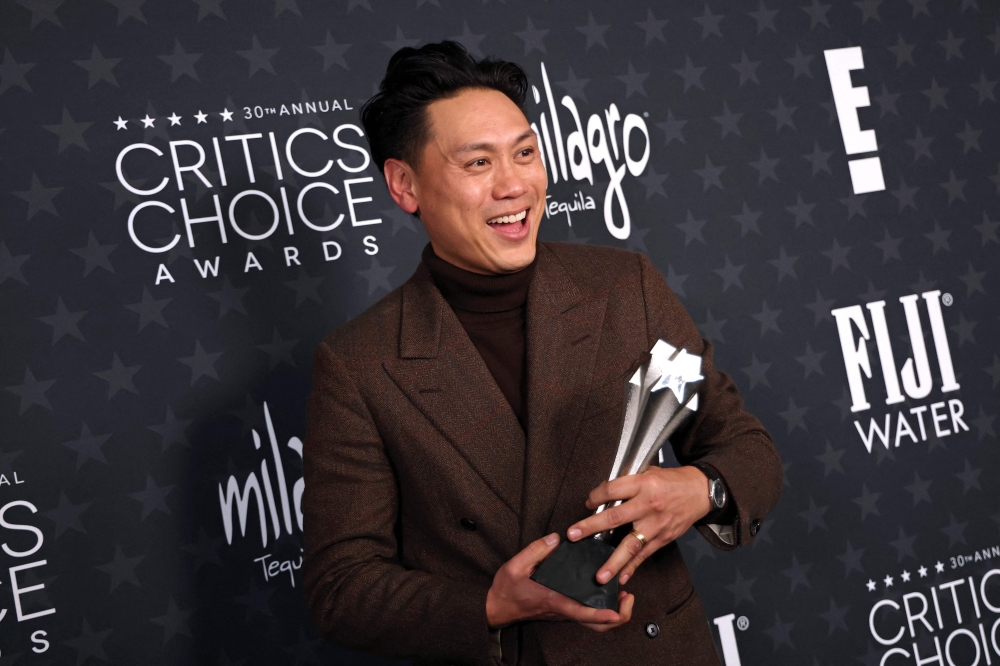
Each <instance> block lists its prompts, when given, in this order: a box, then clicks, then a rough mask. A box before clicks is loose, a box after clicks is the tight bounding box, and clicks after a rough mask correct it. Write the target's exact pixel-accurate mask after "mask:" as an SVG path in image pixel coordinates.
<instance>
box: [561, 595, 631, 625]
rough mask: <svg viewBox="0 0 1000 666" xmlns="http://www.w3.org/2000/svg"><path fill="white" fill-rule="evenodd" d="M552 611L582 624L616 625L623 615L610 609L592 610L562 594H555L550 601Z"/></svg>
mask: <svg viewBox="0 0 1000 666" xmlns="http://www.w3.org/2000/svg"><path fill="white" fill-rule="evenodd" d="M550 602H551V605H552V609H553V610H554V611H556V612H557V613H559V614H560V615H562V616H563V617H565V618H568V619H570V620H574V621H576V622H580V623H589V624H614V623H616V622H618V621H619V620H620V619H621V615H619V614H618V613H617V612H615V611H613V610H611V609H610V608H591V607H589V606H584V605H583V604H581V603H580V602H579V601H576V600H574V599H570V598H569V597H567V596H564V595H562V594H558V593H556V594H554V595H553V597H552V598H551V599H550Z"/></svg>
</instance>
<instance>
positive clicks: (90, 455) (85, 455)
mask: <svg viewBox="0 0 1000 666" xmlns="http://www.w3.org/2000/svg"><path fill="white" fill-rule="evenodd" d="M110 438H111V433H108V434H106V435H94V434H92V433H91V432H90V427H89V426H87V424H86V423H84V424H83V426H82V427H81V429H80V438H79V439H75V440H72V441H69V442H63V446H65V447H67V448H70V449H72V450H73V451H75V452H76V469H77V471H79V469H80V468H81V467H83V464H84V463H85V462H87V461H88V460H96V461H97V462H102V463H104V464H105V465H106V464H108V459H107V458H105V457H104V451H102V450H101V449H102V447H103V446H104V443H105V442H106V441H108V440H109V439H110Z"/></svg>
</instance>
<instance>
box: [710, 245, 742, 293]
mask: <svg viewBox="0 0 1000 666" xmlns="http://www.w3.org/2000/svg"><path fill="white" fill-rule="evenodd" d="M725 259H726V263H725V264H724V265H723V267H722V268H716V269H713V271H712V272H713V273H715V274H716V275H718V276H719V277H721V278H722V292H723V293H725V291H726V290H727V289H729V287H730V286H732V285H736V286H737V287H739V288H740V289H743V282H742V281H741V280H740V273H741V272H742V271H743V268H744V267H745V266H746V264H739V265H738V266H734V265H733V262H731V261H730V260H729V255H728V254H726V255H725Z"/></svg>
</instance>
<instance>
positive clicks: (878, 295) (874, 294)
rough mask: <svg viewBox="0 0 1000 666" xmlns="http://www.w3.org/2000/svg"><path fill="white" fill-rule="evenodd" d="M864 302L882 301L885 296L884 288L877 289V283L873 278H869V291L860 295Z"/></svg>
mask: <svg viewBox="0 0 1000 666" xmlns="http://www.w3.org/2000/svg"><path fill="white" fill-rule="evenodd" d="M858 298H859V299H861V301H862V302H863V303H871V302H872V301H880V300H882V299H883V298H885V290H884V289H876V288H875V285H874V284H873V283H872V281H871V280H868V291H867V292H866V293H864V294H861V295H859V296H858Z"/></svg>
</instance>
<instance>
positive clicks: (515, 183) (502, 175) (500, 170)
mask: <svg viewBox="0 0 1000 666" xmlns="http://www.w3.org/2000/svg"><path fill="white" fill-rule="evenodd" d="M494 174H495V175H494V180H493V198H494V199H496V200H501V199H516V198H518V197H520V196H523V195H524V194H525V193H527V191H528V185H527V183H526V182H525V180H524V178H523V176H522V174H521V173H520V170H519V169H518V167H517V165H516V164H514V162H513V160H511V159H509V158H508V159H502V160H498V161H497V162H496V168H495V170H494Z"/></svg>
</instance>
